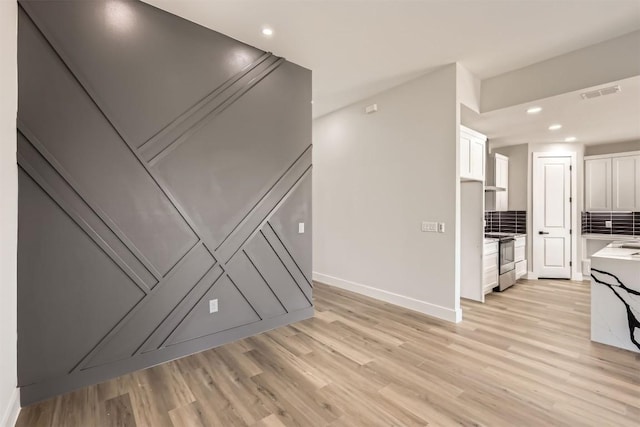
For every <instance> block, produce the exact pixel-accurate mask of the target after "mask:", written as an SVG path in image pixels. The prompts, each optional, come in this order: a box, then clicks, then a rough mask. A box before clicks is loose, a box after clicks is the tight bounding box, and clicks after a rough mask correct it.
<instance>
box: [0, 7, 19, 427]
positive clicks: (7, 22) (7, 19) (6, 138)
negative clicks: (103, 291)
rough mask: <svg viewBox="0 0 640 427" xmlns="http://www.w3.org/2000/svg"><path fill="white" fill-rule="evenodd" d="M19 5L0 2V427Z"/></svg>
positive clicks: (8, 410) (6, 363) (9, 362)
mask: <svg viewBox="0 0 640 427" xmlns="http://www.w3.org/2000/svg"><path fill="white" fill-rule="evenodd" d="M16 22H17V3H16V2H15V1H1V2H0V52H2V61H0V94H2V96H0V199H2V203H0V426H2V427H4V426H5V425H13V422H14V420H15V417H16V415H17V409H18V408H17V404H18V391H17V389H16V366H17V365H16V339H17V335H16V330H17V327H16V251H17V224H18V173H17V168H16V109H17V95H18V86H17V69H16V55H17V53H16V48H17V36H16V34H17V33H16V31H17V30H16Z"/></svg>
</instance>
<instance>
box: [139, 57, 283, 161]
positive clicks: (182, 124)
mask: <svg viewBox="0 0 640 427" xmlns="http://www.w3.org/2000/svg"><path fill="white" fill-rule="evenodd" d="M272 57H273V54H271V53H270V52H265V53H264V54H263V55H262V56H261V57H260V58H258V59H257V60H255V61H254V62H252V63H251V64H249V65H247V66H246V67H245V68H244V69H243V70H242V71H240V72H239V73H238V74H236V75H235V76H232V77H230V78H229V79H228V80H227V81H226V82H224V83H223V84H221V85H220V86H219V87H217V88H216V89H214V90H213V91H211V92H210V93H209V94H208V95H207V96H205V97H204V98H202V99H201V100H200V101H198V102H197V103H196V104H194V105H193V106H192V107H191V108H189V109H188V110H187V111H185V112H184V113H182V114H181V115H180V116H178V117H177V118H176V119H174V120H173V121H172V122H171V123H169V124H168V125H167V126H165V127H164V128H163V129H162V130H160V131H159V132H158V133H157V134H155V135H154V136H152V137H151V138H149V140H148V141H146V142H144V143H143V144H142V145H140V146H139V147H138V150H139V151H140V152H141V153H148V152H154V151H155V152H158V153H159V152H160V151H162V150H164V149H165V148H166V147H167V146H168V145H169V144H171V143H172V142H173V141H175V140H176V139H178V138H179V137H180V135H182V134H183V133H184V132H186V131H187V130H188V129H189V128H191V127H192V126H193V125H195V124H196V123H198V122H199V121H200V120H202V118H204V117H205V116H206V115H207V114H209V113H211V112H212V111H213V110H214V109H215V108H217V107H218V106H219V105H220V104H221V103H222V102H224V101H225V100H226V96H227V95H228V94H227V93H226V92H229V91H231V92H233V90H234V89H235V88H234V87H233V86H234V85H236V83H238V82H239V81H240V80H241V79H243V78H244V77H246V76H247V75H249V74H252V73H254V72H255V71H256V69H257V68H258V67H259V66H260V65H262V64H263V63H264V62H265V61H267V60H268V59H271V58H272ZM218 98H222V100H218ZM214 101H217V102H214ZM157 144H159V145H160V148H155V149H152V147H153V146H154V145H157ZM143 157H147V156H145V155H144V154H143Z"/></svg>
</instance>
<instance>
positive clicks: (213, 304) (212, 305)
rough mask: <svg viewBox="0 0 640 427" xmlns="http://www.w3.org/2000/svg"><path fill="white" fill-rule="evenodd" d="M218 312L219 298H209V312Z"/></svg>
mask: <svg viewBox="0 0 640 427" xmlns="http://www.w3.org/2000/svg"><path fill="white" fill-rule="evenodd" d="M217 312H218V300H217V299H210V300H209V313H217Z"/></svg>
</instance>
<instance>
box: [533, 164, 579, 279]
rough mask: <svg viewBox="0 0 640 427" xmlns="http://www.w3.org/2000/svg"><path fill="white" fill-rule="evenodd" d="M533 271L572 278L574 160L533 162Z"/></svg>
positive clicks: (540, 274)
mask: <svg viewBox="0 0 640 427" xmlns="http://www.w3.org/2000/svg"><path fill="white" fill-rule="evenodd" d="M533 162H534V164H533V236H532V239H533V263H534V268H533V271H534V273H535V274H536V275H537V276H538V277H548V278H557V279H569V278H571V201H570V200H571V157H534V159H533Z"/></svg>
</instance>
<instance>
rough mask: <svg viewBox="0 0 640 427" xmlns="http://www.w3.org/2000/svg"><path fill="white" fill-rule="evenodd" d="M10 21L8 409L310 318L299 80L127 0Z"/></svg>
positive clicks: (29, 8) (26, 5)
mask: <svg viewBox="0 0 640 427" xmlns="http://www.w3.org/2000/svg"><path fill="white" fill-rule="evenodd" d="M18 14H19V16H18V75H19V95H18V97H19V99H18V124H17V127H18V141H17V144H18V165H19V237H18V385H19V386H20V387H21V401H22V404H23V405H26V404H30V403H33V402H36V401H39V400H43V399H46V398H49V397H52V396H55V395H57V394H61V393H64V392H68V391H70V390H73V389H75V388H78V387H82V386H85V385H89V384H92V383H96V382H100V381H103V380H106V379H109V378H113V377H115V376H118V375H121V374H123V373H126V372H130V371H133V370H136V369H141V368H145V367H149V366H152V365H155V364H158V363H162V362H166V361H168V360H171V359H174V358H178V357H182V356H185V355H188V354H192V353H195V352H198V351H202V350H204V349H207V348H211V347H214V346H218V345H221V344H224V343H226V342H230V341H233V340H236V339H239V338H243V337H246V336H249V335H253V334H256V333H260V332H263V331H265V330H268V329H271V328H274V327H278V326H281V325H285V324H288V323H291V322H295V321H298V320H301V319H304V318H308V317H311V316H312V315H313V302H312V301H313V300H312V283H311V105H310V101H311V72H310V71H309V70H306V69H304V68H302V67H300V66H297V65H295V64H292V63H290V62H287V61H285V60H284V59H282V58H279V57H276V56H274V55H272V54H270V53H266V52H263V51H261V50H258V49H256V48H253V47H251V46H247V45H245V44H243V43H241V42H238V41H236V40H233V39H231V38H229V37H226V36H224V35H222V34H219V33H216V32H214V31H211V30H209V29H206V28H203V27H200V26H198V25H196V24H193V23H191V22H189V21H186V20H183V19H181V18H179V17H176V16H173V15H171V14H169V13H166V12H164V11H161V10H159V9H156V8H154V7H153V6H150V5H147V4H145V3H142V2H138V1H21V2H20V7H19V12H18ZM299 223H305V233H303V234H300V233H298V224H299ZM211 299H217V300H218V304H219V310H218V312H216V313H209V300H211Z"/></svg>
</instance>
